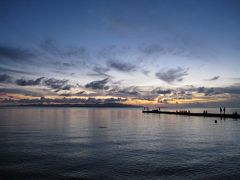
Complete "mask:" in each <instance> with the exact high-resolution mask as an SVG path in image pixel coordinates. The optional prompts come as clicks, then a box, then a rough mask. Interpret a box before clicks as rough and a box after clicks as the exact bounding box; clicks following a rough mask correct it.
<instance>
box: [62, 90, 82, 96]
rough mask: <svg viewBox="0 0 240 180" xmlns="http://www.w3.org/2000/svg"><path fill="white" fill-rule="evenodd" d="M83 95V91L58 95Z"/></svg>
mask: <svg viewBox="0 0 240 180" xmlns="http://www.w3.org/2000/svg"><path fill="white" fill-rule="evenodd" d="M83 95H85V91H79V92H77V93H63V94H60V95H59V96H83Z"/></svg>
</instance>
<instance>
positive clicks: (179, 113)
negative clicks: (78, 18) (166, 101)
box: [142, 109, 240, 119]
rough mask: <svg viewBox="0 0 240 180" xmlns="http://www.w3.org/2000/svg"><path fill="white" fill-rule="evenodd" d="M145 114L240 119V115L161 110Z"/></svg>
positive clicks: (149, 111)
mask: <svg viewBox="0 0 240 180" xmlns="http://www.w3.org/2000/svg"><path fill="white" fill-rule="evenodd" d="M142 112H143V113H156V114H170V115H183V116H201V117H217V118H232V119H240V114H236V113H235V114H220V113H219V114H216V113H192V112H189V111H184V112H180V111H176V112H171V111H161V110H158V109H157V110H143V111H142Z"/></svg>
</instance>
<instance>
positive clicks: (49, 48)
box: [40, 38, 88, 59]
mask: <svg viewBox="0 0 240 180" xmlns="http://www.w3.org/2000/svg"><path fill="white" fill-rule="evenodd" d="M40 48H42V49H43V50H44V51H46V52H47V53H49V54H52V55H54V56H60V57H63V58H66V57H68V58H71V57H75V58H80V59H86V58H88V52H87V49H86V47H71V48H60V47H59V46H58V45H57V44H56V42H55V41H54V40H53V39H51V38H48V39H45V40H44V41H43V42H42V43H41V44H40Z"/></svg>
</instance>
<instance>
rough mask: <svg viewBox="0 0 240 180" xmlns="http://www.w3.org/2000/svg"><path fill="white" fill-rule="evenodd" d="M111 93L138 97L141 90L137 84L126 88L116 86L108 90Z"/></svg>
mask: <svg viewBox="0 0 240 180" xmlns="http://www.w3.org/2000/svg"><path fill="white" fill-rule="evenodd" d="M108 94H109V95H113V96H123V97H129V96H130V97H133V96H134V97H136V96H139V95H140V90H139V88H138V87H137V86H130V87H125V88H119V87H115V88H112V89H110V90H109V91H108Z"/></svg>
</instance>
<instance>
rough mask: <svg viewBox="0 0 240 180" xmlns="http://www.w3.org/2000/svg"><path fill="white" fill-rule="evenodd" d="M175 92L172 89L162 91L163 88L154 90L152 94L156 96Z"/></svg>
mask: <svg viewBox="0 0 240 180" xmlns="http://www.w3.org/2000/svg"><path fill="white" fill-rule="evenodd" d="M172 92H173V90H171V89H161V88H156V89H154V90H152V93H154V94H155V93H156V94H171V93H172Z"/></svg>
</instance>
